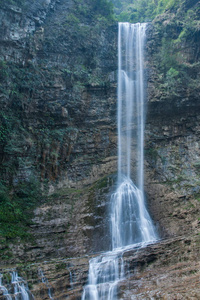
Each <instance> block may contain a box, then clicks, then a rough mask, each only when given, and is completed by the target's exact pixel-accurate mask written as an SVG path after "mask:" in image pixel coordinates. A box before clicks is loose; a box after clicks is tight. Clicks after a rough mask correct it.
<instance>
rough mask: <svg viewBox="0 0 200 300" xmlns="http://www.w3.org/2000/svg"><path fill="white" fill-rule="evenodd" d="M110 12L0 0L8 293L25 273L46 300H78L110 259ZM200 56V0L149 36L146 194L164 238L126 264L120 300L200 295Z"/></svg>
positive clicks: (113, 140) (168, 16)
mask: <svg viewBox="0 0 200 300" xmlns="http://www.w3.org/2000/svg"><path fill="white" fill-rule="evenodd" d="M104 2H105V1H103V0H102V1H100V2H99V5H97V6H95V3H96V1H90V0H84V1H81V0H69V1H64V0H59V1H58V0H55V1H53V0H52V1H51V0H48V1H43V0H39V1H34V2H31V1H28V0H27V1H18V2H17V1H13V2H12V3H11V2H10V1H8V2H7V3H4V1H0V5H1V9H0V16H1V18H0V20H1V21H0V22H1V26H0V32H1V35H0V36H1V38H0V46H1V47H0V59H1V62H0V64H1V70H0V80H1V87H0V98H1V102H0V107H1V111H0V122H1V131H0V161H1V166H0V168H1V169H0V171H1V185H0V188H1V191H0V196H1V203H2V206H1V211H2V212H1V214H0V218H1V231H0V234H1V236H0V240H1V245H0V253H1V258H0V260H1V264H2V265H4V268H2V272H3V274H4V277H3V278H4V283H5V285H7V287H9V284H10V278H9V276H10V275H9V274H10V270H11V269H12V268H15V267H16V266H17V269H18V271H19V273H20V275H21V276H23V277H24V278H25V279H27V280H28V283H29V287H30V289H31V291H32V292H33V294H34V296H35V298H36V299H48V298H49V296H48V292H49V287H51V289H52V293H53V295H54V299H66V297H69V299H80V295H81V291H82V286H83V284H85V282H86V280H87V270H88V260H89V257H88V256H84V255H86V254H90V255H91V254H92V253H94V252H98V251H102V250H107V249H109V230H108V219H107V215H108V214H107V212H108V209H109V197H110V193H111V191H112V190H113V189H114V184H115V173H116V169H117V136H116V73H117V24H116V23H115V22H114V21H113V19H112V16H111V13H110V7H109V6H108V7H106V9H103V10H102V7H101V3H103V4H105V3H104ZM89 12H90V13H89ZM199 49H200V40H199V1H191V0H187V1H182V4H181V5H180V6H179V7H178V8H176V9H171V10H169V11H166V12H165V13H164V14H162V15H160V16H157V18H156V19H155V20H154V21H153V22H152V24H149V26H148V32H147V47H146V50H147V56H146V57H147V59H146V62H145V64H146V75H147V78H148V97H147V98H148V99H147V100H148V101H147V102H148V103H147V106H148V107H147V115H146V131H145V177H146V180H145V182H146V184H145V191H146V195H147V199H148V206H149V209H150V211H151V214H152V216H153V218H154V220H155V223H156V224H157V227H158V230H159V232H160V236H161V237H162V238H163V237H165V238H166V240H165V241H162V242H161V243H158V244H156V245H152V246H148V248H147V249H141V250H139V251H135V252H134V251H133V252H130V253H126V254H124V256H125V261H126V263H127V265H129V266H130V268H129V269H130V274H129V280H127V281H126V282H122V283H121V285H120V289H119V296H120V297H121V299H148V297H150V296H151V299H175V297H176V298H177V299H198V297H199V287H198V276H199V271H198V269H199V260H198V257H199V249H200V246H199V230H200V184H199V183H200V177H199V170H200V167H199V166H200V150H199V149H200V147H199V144H200V130H199V113H200V106H199V101H198V100H199V93H200V86H199V76H200V65H199V55H200V52H199ZM132 169H133V174H134V149H133V166H132ZM2 220H3V221H2ZM2 224H3V225H2ZM21 228H22V230H21ZM24 232H26V234H24ZM70 257H73V258H72V259H70ZM77 257H78V258H77ZM44 261H46V262H44ZM21 263H23V265H21ZM10 268H11V269H10ZM40 269H42V270H43V272H44V274H45V276H46V277H47V279H48V282H49V283H48V285H47V284H45V283H44V282H42V279H41V278H40V277H41V272H39V270H40ZM38 272H39V273H38ZM6 274H7V275H6ZM5 278H7V279H6V280H5ZM70 278H71V279H70ZM38 282H40V283H38ZM165 283H166V284H165ZM190 283H192V288H191V289H189V290H188V289H187V285H189V284H190ZM165 286H166V287H165ZM0 299H4V298H3V296H1V295H0Z"/></svg>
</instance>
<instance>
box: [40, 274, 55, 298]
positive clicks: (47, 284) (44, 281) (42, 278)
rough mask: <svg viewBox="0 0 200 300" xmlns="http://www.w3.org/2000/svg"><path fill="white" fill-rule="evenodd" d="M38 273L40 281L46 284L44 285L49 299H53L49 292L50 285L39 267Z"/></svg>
mask: <svg viewBox="0 0 200 300" xmlns="http://www.w3.org/2000/svg"><path fill="white" fill-rule="evenodd" d="M38 274H39V276H40V278H41V280H42V282H43V283H44V284H45V285H46V287H47V289H48V296H49V298H50V299H51V300H54V299H53V296H52V293H51V287H50V285H49V281H48V279H47V278H46V277H45V275H44V273H43V271H42V269H41V268H39V269H38Z"/></svg>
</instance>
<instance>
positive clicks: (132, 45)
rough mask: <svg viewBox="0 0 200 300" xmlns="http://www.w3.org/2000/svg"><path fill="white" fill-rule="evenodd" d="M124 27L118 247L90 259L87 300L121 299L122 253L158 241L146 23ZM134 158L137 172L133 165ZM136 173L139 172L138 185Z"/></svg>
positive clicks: (114, 228)
mask: <svg viewBox="0 0 200 300" xmlns="http://www.w3.org/2000/svg"><path fill="white" fill-rule="evenodd" d="M118 29H119V30H118V117H117V122H118V183H117V189H116V191H115V193H113V195H112V196H111V218H110V219H111V238H112V251H111V252H107V253H105V254H104V255H101V256H98V257H95V258H93V259H91V260H90V266H89V275H88V285H86V287H85V288H84V292H83V295H82V300H104V299H107V300H114V299H117V289H116V287H117V283H118V282H119V280H122V279H123V278H124V266H123V258H122V255H123V251H124V250H125V248H126V246H128V245H132V247H136V246H137V245H140V246H142V245H146V244H148V243H151V242H154V241H156V240H157V235H156V233H155V229H154V226H153V223H152V220H151V218H150V215H149V213H148V211H147V209H146V206H145V199H144V175H143V174H144V170H143V169H144V168H143V165H144V150H143V148H144V119H145V109H144V105H145V101H144V100H145V94H144V67H143V58H144V44H145V32H146V24H140V23H137V24H129V23H119V28H118ZM133 142H135V144H136V145H137V146H136V147H133V146H134V145H133ZM135 148H136V150H135ZM132 154H133V155H132ZM133 157H134V159H135V160H136V163H135V165H137V166H136V168H135V172H132V171H133V170H132V168H131V162H132V161H133ZM133 169H134V168H133ZM132 173H135V174H136V175H135V176H134V177H135V178H134V179H135V180H134V181H135V184H134V183H133V181H132V179H131V175H132Z"/></svg>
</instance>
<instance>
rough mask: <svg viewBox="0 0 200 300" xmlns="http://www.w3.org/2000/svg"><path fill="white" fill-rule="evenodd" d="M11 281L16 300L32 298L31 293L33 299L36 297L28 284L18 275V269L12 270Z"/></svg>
mask: <svg viewBox="0 0 200 300" xmlns="http://www.w3.org/2000/svg"><path fill="white" fill-rule="evenodd" d="M11 283H12V285H13V287H14V297H15V300H30V297H29V295H31V299H33V298H34V297H33V295H32V294H30V292H29V289H28V285H27V284H26V282H25V281H24V279H23V278H22V277H20V276H18V273H17V272H16V271H13V272H12V279H11Z"/></svg>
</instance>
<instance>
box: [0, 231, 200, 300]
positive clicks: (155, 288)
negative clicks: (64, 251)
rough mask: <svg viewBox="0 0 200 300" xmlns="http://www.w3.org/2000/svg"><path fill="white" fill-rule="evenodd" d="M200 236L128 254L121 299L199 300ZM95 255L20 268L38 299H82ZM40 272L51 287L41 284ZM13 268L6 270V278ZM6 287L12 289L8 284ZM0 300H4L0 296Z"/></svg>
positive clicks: (4, 276) (175, 239) (120, 292)
mask: <svg viewBox="0 0 200 300" xmlns="http://www.w3.org/2000/svg"><path fill="white" fill-rule="evenodd" d="M199 254H200V237H199V235H198V234H193V235H190V236H184V237H180V236H179V237H175V238H171V239H166V240H161V241H159V242H158V243H155V244H152V245H148V246H147V247H144V248H140V249H132V250H128V251H125V252H124V254H123V259H124V265H125V270H126V271H125V273H126V278H125V280H123V281H121V282H120V283H119V288H118V296H119V299H163V300H164V299H176V298H177V299H195V300H197V299H199V295H200V294H199V292H200V290H199V266H200V265H199ZM91 257H92V256H85V257H80V258H72V259H57V260H56V259H54V260H50V261H46V262H41V263H35V264H30V265H27V266H18V267H17V270H18V273H19V274H20V275H21V276H23V278H24V279H26V280H27V282H28V285H29V288H30V291H31V293H32V294H33V295H34V297H35V299H38V300H39V299H49V296H48V293H49V289H50V291H51V295H52V297H53V298H54V299H77V300H78V299H81V294H82V291H83V286H84V285H85V284H86V282H87V274H88V263H89V259H90V258H91ZM41 270H42V272H43V276H45V278H46V279H47V282H48V284H45V283H42V282H41V275H40V274H41ZM10 271H11V269H10V268H9V269H8V268H7V269H4V270H3V278H6V274H9V272H10ZM5 285H6V286H7V287H8V288H9V285H8V284H6V280H5ZM0 299H2V300H3V299H4V297H3V296H0Z"/></svg>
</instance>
